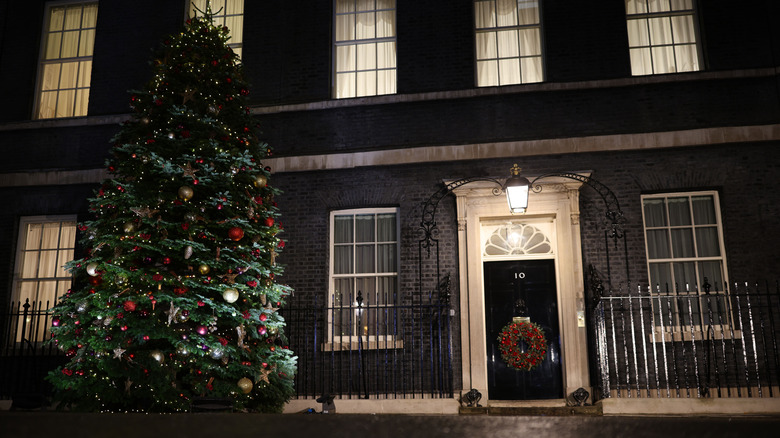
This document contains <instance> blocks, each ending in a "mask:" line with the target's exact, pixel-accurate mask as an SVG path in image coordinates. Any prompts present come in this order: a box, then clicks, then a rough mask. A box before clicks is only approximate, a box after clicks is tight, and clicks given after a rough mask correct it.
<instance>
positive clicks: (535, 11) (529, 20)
mask: <svg viewBox="0 0 780 438" xmlns="http://www.w3.org/2000/svg"><path fill="white" fill-rule="evenodd" d="M517 6H518V15H519V16H520V20H519V24H520V25H531V24H538V23H539V2H538V1H537V0H518V2H517Z"/></svg>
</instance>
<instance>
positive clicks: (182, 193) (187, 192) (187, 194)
mask: <svg viewBox="0 0 780 438" xmlns="http://www.w3.org/2000/svg"><path fill="white" fill-rule="evenodd" d="M194 194H195V192H193V190H192V187H190V186H181V187H179V198H181V200H183V201H189V200H190V199H192V195H194Z"/></svg>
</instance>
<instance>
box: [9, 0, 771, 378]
mask: <svg viewBox="0 0 780 438" xmlns="http://www.w3.org/2000/svg"><path fill="white" fill-rule="evenodd" d="M541 3H542V33H543V36H544V38H543V52H544V65H545V67H544V69H545V75H546V81H545V82H543V83H540V84H529V85H517V86H509V87H493V88H483V89H479V88H476V87H475V86H474V83H475V66H474V59H473V58H474V38H473V33H474V24H473V5H472V2H471V1H469V0H457V1H451V0H446V1H445V0H435V1H426V2H419V1H412V0H398V1H397V6H398V9H397V10H398V13H397V17H398V18H397V20H398V21H397V33H398V59H397V64H398V84H397V88H398V93H397V95H392V96H379V97H369V98H362V99H348V100H342V101H336V100H333V99H331V81H332V73H331V52H332V47H331V21H332V10H331V4H330V2H327V1H310V2H303V3H301V2H258V1H246V2H245V16H244V35H243V39H244V49H243V60H244V64H245V67H246V71H247V75H248V79H249V82H250V84H251V85H252V89H251V95H250V99H251V104H252V107H253V111H254V112H255V114H256V115H257V119H258V122H259V123H260V124H261V128H262V131H263V138H264V140H265V141H267V142H268V143H269V144H270V145H271V146H272V147H273V149H274V158H300V160H301V162H306V160H307V158H309V157H325V159H326V158H327V157H329V156H331V155H333V154H345V155H344V156H346V157H356V156H358V155H359V154H360V153H366V152H378V151H385V152H386V153H387V154H388V155H389V156H392V154H396V155H397V157H398V161H397V163H392V162H391V163H386V164H383V165H381V166H360V165H358V166H354V167H352V166H346V165H345V166H334V167H327V166H324V167H322V166H321V167H317V166H311V167H309V168H306V166H302V167H301V168H300V169H293V170H286V171H282V172H279V173H275V174H274V175H273V176H272V178H271V183H272V184H273V185H275V186H276V187H279V188H280V189H282V190H283V194H282V195H281V196H280V197H279V198H278V199H277V201H278V204H279V207H280V209H281V212H282V218H281V221H282V223H283V224H284V229H285V230H284V233H283V234H282V237H283V238H284V239H285V240H286V241H287V246H286V248H285V250H284V252H283V254H282V256H281V257H280V261H281V262H282V263H283V264H284V265H285V266H286V272H285V276H284V279H283V281H284V282H286V283H288V284H290V285H291V286H292V287H293V288H294V289H295V291H296V292H295V293H296V294H297V295H300V296H302V297H305V296H307V295H310V296H313V295H315V294H320V295H323V294H326V293H327V288H328V272H329V271H328V253H329V236H328V234H329V224H328V214H329V212H330V211H332V210H336V209H345V208H361V207H383V206H397V207H399V208H400V212H401V213H400V217H401V227H402V250H401V251H402V254H401V261H402V265H401V274H400V279H401V281H400V284H401V290H402V294H403V293H406V291H408V292H409V293H412V292H413V291H415V290H416V288H417V283H416V281H417V279H416V278H415V275H414V274H410V273H413V272H416V269H417V259H416V254H417V239H418V238H419V237H418V236H419V232H418V230H417V226H418V225H419V221H420V216H419V211H420V210H419V209H420V206H421V205H422V203H424V202H425V201H426V200H427V199H428V197H429V196H430V195H431V194H432V193H433V192H434V191H435V190H437V189H438V188H439V187H441V181H442V180H443V179H458V178H462V177H467V176H491V177H497V178H503V177H506V176H507V175H508V169H509V168H510V167H511V165H512V164H514V163H518V164H519V165H520V166H521V167H522V168H523V172H524V173H527V174H529V175H538V174H543V173H546V172H556V171H573V170H590V171H592V172H593V173H592V176H593V178H595V179H597V180H598V181H600V182H602V183H603V184H605V185H606V186H608V187H609V188H611V189H612V190H613V191H614V192H615V194H616V195H617V197H618V199H619V201H620V204H621V207H622V209H623V212H624V213H625V218H626V222H625V230H626V236H627V237H626V241H625V242H626V245H627V250H628V260H627V261H626V260H624V258H623V248H622V247H620V248H617V249H616V248H614V247H609V248H607V247H606V245H611V242H605V240H604V235H603V229H604V228H603V220H602V217H603V204H602V202H601V199H600V198H599V196H598V195H597V194H596V193H595V192H594V191H593V190H591V189H589V188H588V187H583V188H582V189H581V202H580V207H581V212H582V215H581V222H580V223H581V232H582V248H583V263H584V265H585V266H584V267H583V268H585V269H586V272H587V266H589V265H591V264H592V265H594V266H595V267H596V268H597V269H599V270H600V271H605V270H606V263H607V258H606V253H607V250H609V253H610V255H611V258H610V263H611V270H612V271H613V274H614V277H613V279H614V280H616V281H624V280H626V278H625V277H626V275H628V277H630V280H631V281H633V282H646V281H647V267H646V259H645V243H644V238H643V229H642V220H641V219H642V214H641V205H640V202H639V200H640V196H641V195H642V194H646V193H659V192H667V191H669V192H674V191H686V190H698V189H707V190H717V191H718V193H719V195H720V202H721V209H722V211H721V214H722V218H723V232H724V235H725V246H726V251H727V260H728V271H729V276H730V278H732V279H739V280H741V281H746V280H749V281H752V280H757V279H768V280H774V279H776V278H777V276H778V274H780V269H778V268H779V267H780V266H778V263H777V261H776V259H777V258H776V256H775V253H776V251H777V248H778V247H780V233H778V231H777V230H778V229H780V207H779V206H780V191H778V189H777V185H778V182H780V178H778V175H780V152H779V151H780V128H778V126H780V125H779V122H780V92H778V87H780V84H778V82H779V81H780V78H778V75H777V60H778V59H780V30H779V29H780V26H777V23H776V21H777V17H780V6H778V5H777V4H776V2H773V1H770V0H745V1H743V2H740V5H739V7H734V6H733V5H731V4H726V3H724V2H717V1H714V2H713V1H699V2H698V6H699V27H700V30H701V42H702V51H703V53H704V63H703V68H702V71H701V72H694V73H683V74H677V75H658V76H647V77H632V76H631V72H630V61H629V55H628V43H627V38H626V30H625V11H624V8H623V5H622V2H551V1H542V2H541ZM185 8H186V2H185V1H184V0H181V1H178V2H174V1H168V2H159V1H152V0H143V1H134V2H123V1H107V0H101V1H100V4H99V12H98V24H97V37H96V40H95V41H96V42H95V53H94V65H93V71H92V82H91V84H92V85H91V94H90V106H89V116H88V117H85V118H83V119H74V120H65V121H63V120H59V121H58V120H52V121H34V120H31V114H32V111H33V108H34V106H35V96H34V94H35V87H36V85H35V80H36V74H37V73H36V72H37V68H38V67H37V62H38V51H39V47H40V38H41V37H40V35H41V25H42V24H41V23H42V22H43V20H44V17H43V15H44V10H45V2H44V1H41V0H35V1H30V0H0V16H5V17H6V18H5V19H2V20H0V95H1V96H3V97H4V99H5V102H6V103H7V104H6V105H3V106H2V108H0V148H2V149H3V159H2V160H0V200H2V204H3V206H4V207H3V212H2V214H0V225H2V227H3V229H4V230H6V231H5V232H4V233H2V237H0V303H2V304H0V309H2V308H3V306H4V305H5V303H7V302H8V300H9V297H10V287H11V281H12V272H13V260H14V254H15V252H14V251H15V245H16V239H17V236H18V230H17V228H18V222H19V217H21V216H26V215H44V214H66V213H67V214H72V213H79V214H83V213H84V212H85V210H86V198H87V197H88V196H90V195H91V190H92V187H94V186H95V184H96V183H97V181H85V182H84V184H65V183H63V184H60V185H45V186H36V185H30V184H28V183H25V184H22V185H20V184H19V183H18V181H17V180H18V178H20V175H21V176H30V175H32V176H35V175H44V174H47V172H48V173H50V172H54V171H73V172H81V171H87V170H92V169H99V168H101V167H102V166H103V162H104V160H105V158H106V156H107V153H108V150H109V147H110V139H111V137H112V136H113V135H114V134H115V133H116V132H117V131H118V123H120V122H121V120H122V119H123V118H124V117H126V116H127V113H128V98H129V95H128V93H127V90H130V89H133V88H138V87H141V86H142V85H143V83H145V82H146V81H148V80H149V79H150V74H151V73H150V72H151V69H150V68H149V65H148V61H150V60H149V59H148V57H149V55H150V53H151V52H150V49H151V48H152V47H154V46H155V45H156V44H158V43H159V41H160V40H161V38H163V37H164V35H166V34H169V33H171V32H175V31H177V29H178V26H179V24H180V23H181V21H182V20H183V19H184V17H185V10H186V9H185ZM150 11H154V12H153V13H150ZM759 127H767V128H766V129H765V130H763V131H760V132H759V131H758V128H759ZM721 128H722V129H731V128H735V129H741V131H740V132H746V133H747V134H748V139H747V140H743V139H742V138H729V137H727V136H724V137H718V138H713V137H705V136H702V138H701V139H699V140H694V141H691V142H689V143H686V144H684V145H682V146H681V145H677V146H678V147H669V148H663V147H657V145H656V144H654V143H653V138H654V136H655V134H658V133H672V134H670V135H671V136H672V137H674V136H676V135H677V133H689V132H693V130H703V131H707V130H717V129H721ZM754 128H755V129H754ZM697 132H698V131H697ZM707 132H710V131H707ZM728 132H731V131H728ZM763 132H769V133H771V134H770V135H765V134H762V133H763ZM751 134H752V135H751ZM681 135H682V134H681ZM691 135H692V136H693V137H695V135H696V134H691ZM596 136H604V137H605V138H622V137H620V136H634V137H632V138H638V139H642V141H641V142H638V143H636V144H634V143H631V144H625V143H623V144H619V145H618V146H619V147H614V145H611V144H606V143H604V144H603V145H599V144H598V142H596V143H597V144H596V145H595V146H593V145H591V146H589V147H588V148H583V149H578V147H577V144H578V143H577V139H586V138H591V137H596ZM566 139H574V140H572V145H571V146H568V149H561V150H559V149H551V150H549V151H547V150H540V149H538V148H537V149H534V150H533V151H531V152H529V151H526V150H525V149H523V146H522V145H521V146H517V154H514V155H513V154H504V155H503V156H500V157H498V156H490V155H489V154H487V155H486V156H489V158H481V159H464V158H462V157H459V156H456V155H455V154H453V156H446V155H444V156H441V157H439V158H438V159H429V160H428V161H426V162H417V163H405V162H404V161H403V160H402V157H403V156H404V153H405V152H406V151H412V150H416V149H418V148H425V147H442V148H443V149H442V150H444V151H449V150H455V149H456V148H457V147H459V146H469V145H481V146H480V147H482V148H483V149H484V150H486V151H490V150H492V149H498V148H499V147H502V146H500V145H502V144H508V143H523V142H535V141H561V142H564V141H566ZM445 153H446V152H445ZM340 160H341V159H339V160H334V162H340ZM391 161H392V160H391ZM437 222H438V226H439V239H440V244H441V265H440V267H441V270H442V272H444V273H451V274H452V275H453V276H455V277H456V278H457V276H458V275H459V272H458V263H459V257H461V256H462V255H460V254H458V242H457V224H456V220H455V202H454V199H453V198H452V197H447V198H445V199H444V200H443V201H442V202H441V204H440V206H439V209H438V212H437ZM621 245H622V243H621ZM626 265H627V266H628V273H627V274H626V270H625V269H624V266H626ZM457 284H458V283H457V282H454V286H455V287H454V289H453V293H454V296H453V301H452V302H453V303H458V297H459V295H458V294H459V293H460V291H459V290H458V287H457ZM455 307H457V306H455ZM460 310H462V309H460ZM456 320H457V318H456ZM0 322H1V321H0ZM456 325H457V324H456ZM455 330H456V332H455V333H456V334H455V336H454V339H455V346H454V347H455V354H454V357H455V359H456V364H455V367H456V372H455V375H456V380H457V383H456V384H460V382H459V378H460V377H459V370H460V366H461V364H460V362H459V361H460V351H459V348H460V347H459V339H460V338H459V330H460V327H457V326H456V327H455Z"/></svg>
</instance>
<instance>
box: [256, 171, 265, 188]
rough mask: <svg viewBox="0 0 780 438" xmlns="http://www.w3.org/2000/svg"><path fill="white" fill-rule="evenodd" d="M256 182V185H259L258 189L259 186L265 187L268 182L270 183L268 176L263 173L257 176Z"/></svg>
mask: <svg viewBox="0 0 780 438" xmlns="http://www.w3.org/2000/svg"><path fill="white" fill-rule="evenodd" d="M254 184H255V187H257V188H258V189H259V188H263V187H265V185H266V184H268V178H266V177H265V175H262V174H261V175H257V176H256V177H255V182H254Z"/></svg>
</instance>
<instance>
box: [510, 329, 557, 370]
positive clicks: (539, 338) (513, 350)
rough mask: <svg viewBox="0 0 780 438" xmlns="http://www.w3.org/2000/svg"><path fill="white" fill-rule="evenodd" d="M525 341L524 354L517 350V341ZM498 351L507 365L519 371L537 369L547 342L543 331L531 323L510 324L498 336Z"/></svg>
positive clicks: (545, 352)
mask: <svg viewBox="0 0 780 438" xmlns="http://www.w3.org/2000/svg"><path fill="white" fill-rule="evenodd" d="M520 339H522V340H523V341H525V343H526V345H527V346H528V348H527V349H526V351H525V352H522V351H520V349H519V348H518V345H517V344H518V341H519V340H520ZM498 349H499V350H500V351H501V358H502V359H504V362H506V364H507V365H509V366H510V367H512V368H515V369H518V370H521V371H531V370H532V369H534V368H536V367H538V366H539V365H540V364H541V363H542V361H543V360H544V356H545V355H546V354H547V340H546V339H545V338H544V330H542V328H541V327H539V326H538V325H536V324H534V323H532V322H510V323H509V324H507V325H506V326H504V328H503V329H501V334H500V335H499V336H498Z"/></svg>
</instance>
